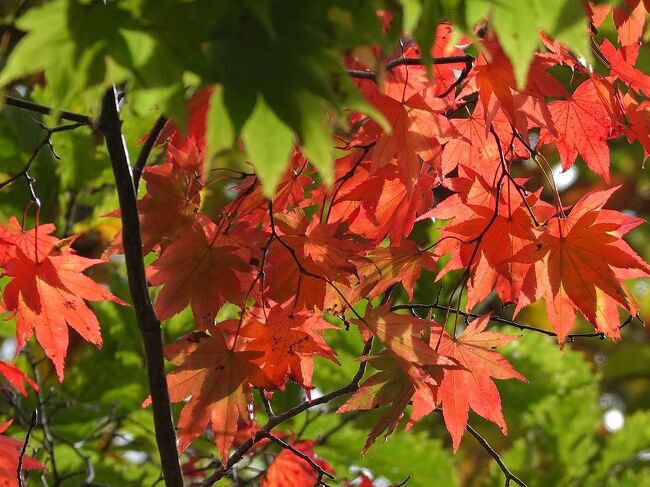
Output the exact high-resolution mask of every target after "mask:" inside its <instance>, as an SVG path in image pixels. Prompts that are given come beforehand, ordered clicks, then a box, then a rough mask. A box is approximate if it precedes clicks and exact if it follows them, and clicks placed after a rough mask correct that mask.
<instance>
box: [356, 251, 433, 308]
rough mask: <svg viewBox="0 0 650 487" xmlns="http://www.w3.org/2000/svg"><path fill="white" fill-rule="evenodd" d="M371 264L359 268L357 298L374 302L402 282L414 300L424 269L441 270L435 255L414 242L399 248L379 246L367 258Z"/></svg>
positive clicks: (364, 264) (362, 264)
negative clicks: (415, 290) (414, 292)
mask: <svg viewBox="0 0 650 487" xmlns="http://www.w3.org/2000/svg"><path fill="white" fill-rule="evenodd" d="M365 257H366V258H367V259H368V260H369V262H363V263H360V264H359V265H358V266H357V269H358V275H359V285H358V286H357V288H356V292H355V295H356V296H358V298H359V299H361V298H364V297H365V298H368V299H373V298H376V297H377V296H379V295H380V294H381V293H383V292H384V291H386V289H388V288H389V287H390V286H392V285H393V284H396V283H401V284H402V286H403V287H404V290H405V291H406V293H407V294H408V296H409V298H410V299H413V288H414V287H415V282H416V281H417V280H418V278H419V277H420V273H421V272H422V269H423V268H425V269H427V270H429V271H431V272H436V271H437V266H436V259H435V258H434V256H433V254H431V253H430V252H426V251H421V250H420V249H419V248H418V246H417V244H416V243H415V242H413V241H412V240H402V241H401V243H400V245H399V246H389V247H377V248H376V249H374V250H371V251H370V252H368V253H367V254H366V256H365Z"/></svg>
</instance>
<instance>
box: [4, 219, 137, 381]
mask: <svg viewBox="0 0 650 487" xmlns="http://www.w3.org/2000/svg"><path fill="white" fill-rule="evenodd" d="M12 224H13V225H14V226H18V223H17V222H16V221H13V222H12ZM53 230H54V227H53V226H52V225H48V226H45V225H42V226H40V227H38V229H34V230H31V231H29V232H24V233H22V234H17V235H16V237H15V238H14V239H13V242H14V245H13V246H11V248H10V249H9V250H8V251H7V253H6V254H5V258H4V262H3V263H2V265H3V267H4V269H5V274H6V275H7V276H9V277H10V278H11V280H10V281H9V283H8V284H7V286H6V287H5V290H4V296H3V297H4V305H5V308H6V310H7V311H9V312H13V313H16V314H17V316H16V339H17V342H18V346H19V347H21V346H22V345H23V344H24V343H25V340H27V339H29V338H30V337H31V336H32V333H33V331H35V333H36V339H37V340H38V342H39V343H40V345H41V346H42V347H43V350H44V351H45V354H46V355H47V357H48V358H50V360H52V362H53V363H54V366H55V368H56V372H57V375H58V377H59V380H63V366H64V360H65V356H66V354H67V349H68V326H71V327H72V328H74V329H75V330H76V331H77V333H79V334H80V335H81V337H82V338H83V339H84V340H86V341H89V342H91V343H93V344H94V345H96V346H98V347H101V344H102V338H101V334H100V331H99V322H98V321H97V318H96V316H95V314H94V313H93V312H92V311H91V310H90V308H89V307H88V305H87V304H86V303H85V301H84V300H88V301H113V302H116V303H119V304H126V303H124V302H123V301H122V300H120V299H119V298H117V297H115V296H113V294H111V293H110V292H109V291H108V290H106V289H105V288H104V287H103V286H101V285H100V284H97V283H96V282H95V281H93V280H92V279H90V278H89V277H88V276H86V275H85V274H83V271H84V270H86V269H88V268H89V267H92V266H94V265H97V264H100V263H102V262H104V261H103V260H101V259H87V258H85V257H80V256H78V255H76V253H75V252H74V250H72V249H71V248H70V244H71V243H72V241H73V240H74V238H68V239H66V240H58V239H56V238H55V237H52V236H50V235H48V233H51V232H52V231H53Z"/></svg>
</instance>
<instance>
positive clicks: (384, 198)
mask: <svg viewBox="0 0 650 487" xmlns="http://www.w3.org/2000/svg"><path fill="white" fill-rule="evenodd" d="M357 173H358V174H357V178H356V180H355V182H358V184H357V185H356V186H355V187H353V188H351V189H350V190H348V191H347V192H343V194H342V196H341V197H340V198H338V199H337V200H336V202H334V204H333V206H332V209H331V211H330V217H331V219H334V220H337V221H338V220H345V221H347V222H349V227H350V231H352V232H353V233H356V234H358V235H360V236H362V237H364V238H367V239H369V240H371V241H373V242H375V243H376V244H377V243H379V242H381V241H382V240H383V239H384V238H385V237H386V236H390V239H391V243H392V244H395V245H399V242H400V241H401V240H402V239H403V238H406V237H407V236H408V235H409V234H410V233H411V230H413V225H414V223H415V217H416V216H417V215H418V214H420V213H423V212H425V211H426V210H428V209H429V208H430V207H431V203H432V199H433V198H432V195H431V191H430V188H432V187H433V186H434V185H435V182H434V181H435V176H433V174H432V171H430V169H429V167H428V165H426V164H423V165H422V167H421V168H420V176H419V178H418V180H417V183H416V186H415V190H414V191H412V192H410V193H409V191H408V188H407V187H406V185H405V183H404V181H403V180H402V178H401V177H400V176H399V171H398V168H397V166H396V165H394V164H390V165H388V166H385V167H384V168H382V169H381V170H379V171H378V172H377V173H375V175H374V176H370V175H369V174H368V173H367V172H366V171H365V170H364V169H361V168H359V169H357ZM351 202H353V203H351Z"/></svg>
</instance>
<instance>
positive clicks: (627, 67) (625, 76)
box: [600, 39, 650, 96]
mask: <svg viewBox="0 0 650 487" xmlns="http://www.w3.org/2000/svg"><path fill="white" fill-rule="evenodd" d="M600 51H601V52H602V53H603V55H604V56H605V58H606V59H607V62H608V63H609V66H610V69H611V72H612V75H613V76H616V77H617V78H618V79H620V80H621V81H622V82H623V83H625V85H626V86H629V87H631V88H632V89H633V90H634V91H636V92H639V93H643V94H644V95H645V96H650V76H648V75H647V74H644V73H643V72H642V71H640V70H639V69H637V68H635V67H634V66H633V64H632V63H631V62H630V61H629V60H628V59H625V56H624V54H623V52H622V50H618V49H616V48H615V47H614V46H613V45H612V43H611V42H609V41H608V40H607V39H605V40H603V42H602V44H601V45H600Z"/></svg>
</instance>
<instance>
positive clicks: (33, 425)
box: [16, 409, 38, 487]
mask: <svg viewBox="0 0 650 487" xmlns="http://www.w3.org/2000/svg"><path fill="white" fill-rule="evenodd" d="M37 424H38V412H37V410H36V409H34V412H33V413H32V420H31V422H30V423H29V429H28V430H27V434H26V435H25V441H24V443H23V448H22V450H20V456H19V457H18V468H17V469H16V475H17V476H18V485H19V486H20V487H23V486H24V485H25V482H24V480H23V458H25V452H26V451H27V445H28V444H29V436H30V435H31V434H32V431H33V430H34V428H36V425H37Z"/></svg>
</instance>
